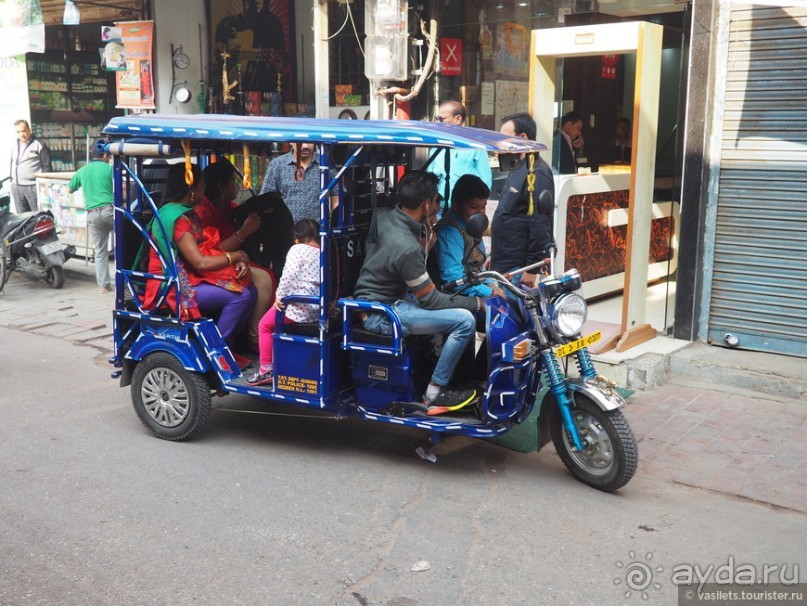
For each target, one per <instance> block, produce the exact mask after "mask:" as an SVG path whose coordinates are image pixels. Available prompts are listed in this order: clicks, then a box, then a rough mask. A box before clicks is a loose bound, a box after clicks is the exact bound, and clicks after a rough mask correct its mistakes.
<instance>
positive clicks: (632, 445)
mask: <svg viewBox="0 0 807 606" xmlns="http://www.w3.org/2000/svg"><path fill="white" fill-rule="evenodd" d="M571 413H572V419H574V423H575V425H576V427H577V432H578V433H579V434H580V438H581V439H582V440H583V441H584V443H585V444H586V448H585V450H584V451H583V452H578V451H576V450H575V448H574V444H573V442H572V440H571V437H570V436H569V433H568V432H567V431H566V428H565V427H564V426H563V420H562V419H561V415H560V412H558V411H557V410H555V411H554V414H553V415H552V421H551V431H552V442H553V443H554V444H555V449H556V450H557V452H558V456H559V457H560V458H561V460H562V461H563V464H564V465H566V468H567V469H568V470H569V471H570V472H571V473H572V475H573V476H574V477H576V478H577V479H578V480H580V481H581V482H584V483H585V484H588V485H589V486H592V487H594V488H597V489H598V490H602V491H604V492H614V491H615V490H618V489H619V488H622V487H623V486H624V485H625V484H627V483H628V482H629V481H630V479H631V478H632V477H633V474H634V473H636V466H637V464H638V461H639V448H638V446H637V445H636V438H635V437H634V435H633V431H632V430H631V428H630V425H629V424H628V422H627V420H625V417H624V415H623V414H622V411H621V410H609V411H604V410H602V409H601V408H600V407H599V406H597V405H596V404H595V403H594V402H592V401H591V400H590V399H589V398H587V397H585V396H583V395H581V394H575V395H574V407H573V408H572V410H571Z"/></svg>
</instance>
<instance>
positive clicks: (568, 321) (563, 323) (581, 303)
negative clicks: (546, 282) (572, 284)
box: [552, 293, 588, 337]
mask: <svg viewBox="0 0 807 606" xmlns="http://www.w3.org/2000/svg"><path fill="white" fill-rule="evenodd" d="M587 316H588V305H587V304H586V300H585V299H584V298H583V297H581V296H580V295H578V294H576V293H566V294H565V295H561V296H560V297H558V298H557V299H556V300H555V302H554V303H553V304H552V326H554V327H555V330H556V331H557V332H558V333H560V334H561V335H563V336H564V337H572V336H574V335H576V334H577V333H579V332H580V330H581V329H582V328H583V323H585V321H586V317H587Z"/></svg>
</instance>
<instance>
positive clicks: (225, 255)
mask: <svg viewBox="0 0 807 606" xmlns="http://www.w3.org/2000/svg"><path fill="white" fill-rule="evenodd" d="M224 257H225V258H226V259H227V265H232V264H233V256H232V255H231V254H230V253H228V252H226V251H225V252H224Z"/></svg>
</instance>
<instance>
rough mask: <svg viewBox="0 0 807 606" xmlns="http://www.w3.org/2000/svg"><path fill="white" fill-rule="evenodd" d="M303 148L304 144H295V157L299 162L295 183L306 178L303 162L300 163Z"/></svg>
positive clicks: (295, 172)
mask: <svg viewBox="0 0 807 606" xmlns="http://www.w3.org/2000/svg"><path fill="white" fill-rule="evenodd" d="M302 146H303V144H302V143H295V144H294V157H295V159H296V161H297V168H296V169H295V170H294V180H295V181H302V180H303V178H304V177H305V170H304V169H303V165H302V162H301V161H300V148H301V147H302Z"/></svg>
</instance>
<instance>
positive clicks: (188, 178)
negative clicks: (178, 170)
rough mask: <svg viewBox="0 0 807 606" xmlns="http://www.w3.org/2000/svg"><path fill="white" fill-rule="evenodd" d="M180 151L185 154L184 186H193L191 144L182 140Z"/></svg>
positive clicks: (186, 140)
mask: <svg viewBox="0 0 807 606" xmlns="http://www.w3.org/2000/svg"><path fill="white" fill-rule="evenodd" d="M182 151H184V152H185V185H187V186H188V187H190V186H191V185H193V165H192V164H191V142H190V140H188V139H182Z"/></svg>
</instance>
